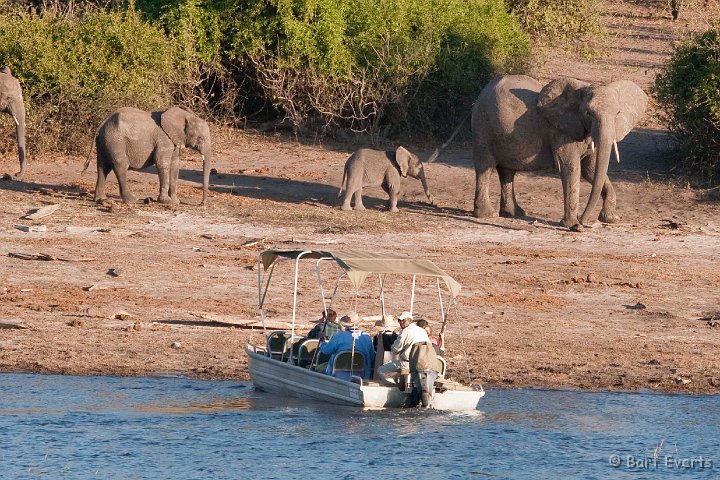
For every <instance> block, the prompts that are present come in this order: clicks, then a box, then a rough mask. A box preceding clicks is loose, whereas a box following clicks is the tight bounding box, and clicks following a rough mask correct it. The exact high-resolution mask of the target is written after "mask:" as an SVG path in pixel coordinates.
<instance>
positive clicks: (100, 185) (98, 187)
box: [95, 161, 112, 202]
mask: <svg viewBox="0 0 720 480" xmlns="http://www.w3.org/2000/svg"><path fill="white" fill-rule="evenodd" d="M110 172H112V166H110V165H108V164H103V163H102V162H100V161H98V162H97V180H96V181H95V201H96V202H100V201H102V200H105V199H106V198H107V197H106V196H105V180H106V179H107V176H108V175H109V174H110Z"/></svg>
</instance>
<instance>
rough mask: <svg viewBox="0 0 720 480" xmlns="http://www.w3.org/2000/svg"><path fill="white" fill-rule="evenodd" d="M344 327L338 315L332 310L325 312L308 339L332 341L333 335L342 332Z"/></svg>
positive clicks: (308, 335) (309, 333)
mask: <svg viewBox="0 0 720 480" xmlns="http://www.w3.org/2000/svg"><path fill="white" fill-rule="evenodd" d="M342 329H343V327H342V326H341V325H340V322H339V321H338V318H337V313H335V310H333V309H332V308H328V309H327V310H323V312H322V317H321V318H320V320H318V321H317V324H316V325H315V326H314V327H313V328H312V330H310V331H309V332H308V334H307V335H306V337H307V338H320V339H322V338H325V339H327V340H330V339H331V338H332V337H333V335H335V334H336V333H338V332H340V331H342Z"/></svg>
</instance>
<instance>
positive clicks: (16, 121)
mask: <svg viewBox="0 0 720 480" xmlns="http://www.w3.org/2000/svg"><path fill="white" fill-rule="evenodd" d="M12 117H13V120H15V125H16V126H18V127H19V126H20V122H18V119H17V118H15V115H13V116H12Z"/></svg>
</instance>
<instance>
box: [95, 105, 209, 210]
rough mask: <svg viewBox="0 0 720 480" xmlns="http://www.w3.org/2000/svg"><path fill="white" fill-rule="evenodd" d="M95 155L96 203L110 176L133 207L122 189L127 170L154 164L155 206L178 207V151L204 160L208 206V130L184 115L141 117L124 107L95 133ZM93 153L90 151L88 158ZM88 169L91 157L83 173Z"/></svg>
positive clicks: (131, 197) (181, 111)
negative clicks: (157, 188)
mask: <svg viewBox="0 0 720 480" xmlns="http://www.w3.org/2000/svg"><path fill="white" fill-rule="evenodd" d="M95 146H96V149H97V182H96V183H95V201H99V200H103V199H105V179H106V177H107V175H108V174H109V173H110V171H111V170H112V171H114V172H115V176H116V177H117V180H118V184H119V186H120V196H121V197H122V199H123V201H124V202H125V203H132V202H134V201H136V197H135V196H134V195H133V194H132V193H130V191H129V189H128V186H127V179H126V174H127V170H128V169H140V168H144V167H146V166H148V165H152V164H155V166H156V167H157V171H158V177H160V195H159V196H158V202H160V203H174V204H177V203H180V201H179V200H178V197H177V181H178V175H179V173H180V150H181V149H182V148H183V147H189V148H192V149H193V150H195V151H197V152H198V153H200V154H201V155H202V157H203V198H202V203H201V205H204V204H205V202H206V201H207V195H208V185H209V183H210V161H211V158H212V151H211V148H210V128H209V127H208V124H207V122H205V121H204V120H202V119H201V118H200V117H198V116H197V115H195V114H194V113H193V112H191V111H190V110H188V109H185V108H181V107H171V108H169V109H168V110H165V111H164V112H146V111H143V110H138V109H136V108H131V107H123V108H120V109H118V110H116V111H115V112H113V113H112V114H111V115H110V116H109V117H108V118H107V119H105V121H103V123H102V124H100V127H98V129H97V132H96V133H95ZM90 153H92V150H91V152H90ZM88 165H90V155H88V157H87V160H86V161H85V166H84V168H83V172H84V171H85V170H87V167H88Z"/></svg>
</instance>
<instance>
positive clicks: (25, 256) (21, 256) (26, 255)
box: [7, 252, 57, 262]
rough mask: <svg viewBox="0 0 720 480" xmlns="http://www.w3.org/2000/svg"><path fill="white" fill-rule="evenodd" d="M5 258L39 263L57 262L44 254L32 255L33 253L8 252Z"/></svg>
mask: <svg viewBox="0 0 720 480" xmlns="http://www.w3.org/2000/svg"><path fill="white" fill-rule="evenodd" d="M7 256H8V257H13V258H19V259H20V260H39V261H43V262H52V261H53V260H57V259H56V258H55V257H53V256H52V255H48V254H46V253H38V254H33V253H15V252H8V254H7Z"/></svg>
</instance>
